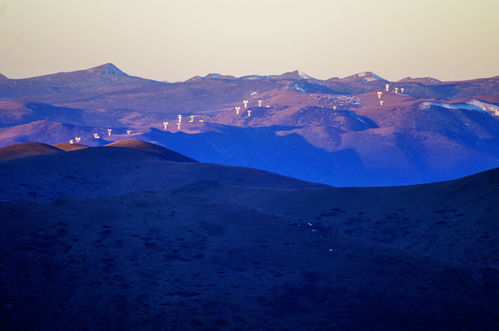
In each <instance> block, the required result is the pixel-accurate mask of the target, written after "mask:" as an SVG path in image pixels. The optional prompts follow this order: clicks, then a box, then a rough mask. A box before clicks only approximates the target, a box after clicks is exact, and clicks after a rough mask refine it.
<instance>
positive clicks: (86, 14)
mask: <svg viewBox="0 0 499 331" xmlns="http://www.w3.org/2000/svg"><path fill="white" fill-rule="evenodd" d="M498 13H499V0H376V1H375V0H298V1H295V0H135V1H132V0H0V73H3V74H5V75H7V76H8V77H11V78H22V77H30V76H36V75H42V74H48V73H54V72H60V71H72V70H79V69H85V68H89V67H93V66H97V65H100V64H104V63H107V62H112V63H114V64H115V65H117V66H118V67H119V68H120V69H122V70H123V71H125V72H127V73H128V74H131V75H136V76H141V77H145V78H151V79H157V80H168V81H179V80H185V79H187V78H189V77H192V76H194V75H206V74H207V73H210V72H216V73H222V74H231V75H236V76H241V75H246V74H279V73H282V72H286V71H291V70H295V69H299V70H302V71H304V72H305V73H307V74H309V75H311V76H314V77H317V78H321V79H325V78H330V77H334V76H339V77H343V76H347V75H350V74H354V73H357V72H362V71H374V72H376V73H377V74H379V75H380V76H383V77H384V78H387V79H390V80H398V79H401V78H403V77H406V76H412V77H419V76H433V77H435V78H438V79H441V80H455V79H469V78H478V77H490V76H495V75H498V74H499V19H497V14H498Z"/></svg>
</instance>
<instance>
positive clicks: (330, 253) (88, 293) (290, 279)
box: [0, 147, 499, 330]
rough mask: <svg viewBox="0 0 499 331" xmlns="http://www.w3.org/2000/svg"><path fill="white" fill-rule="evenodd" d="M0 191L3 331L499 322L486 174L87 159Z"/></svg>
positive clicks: (89, 155) (6, 182) (101, 150)
mask: <svg viewBox="0 0 499 331" xmlns="http://www.w3.org/2000/svg"><path fill="white" fill-rule="evenodd" d="M85 160H86V162H84V161H85ZM30 169H31V173H32V175H31V176H29V175H28V172H29V171H30ZM16 171H17V172H16ZM35 173H36V176H33V174H35ZM0 176H1V177H0V181H1V182H2V187H3V189H4V191H2V197H1V199H3V200H4V201H3V202H0V214H1V215H2V218H1V229H2V230H1V231H0V265H1V266H2V268H1V270H0V324H1V325H2V326H3V328H4V329H7V330H18V329H30V330H33V329H36V330H68V329H76V330H85V329H87V330H173V329H193V330H215V329H245V330H255V329H258V330H262V329H267V330H285V329H287V330H402V329H403V330H456V329H457V330H493V329H495V327H496V326H497V323H498V322H499V320H498V318H497V316H499V245H498V242H499V238H498V236H499V235H498V234H499V223H498V221H497V220H498V219H499V207H498V206H499V171H498V170H492V171H489V172H485V173H480V174H477V175H474V176H470V177H466V178H463V179H460V180H455V181H450V182H442V183H435V184H427V185H419V186H406V187H389V188H362V189H360V188H333V187H327V186H322V185H315V184H310V183H306V182H300V181H295V180H293V179H290V178H286V177H281V176H276V175H273V174H270V173H264V172H261V171H255V170H252V169H246V168H233V167H222V166H217V165H212V164H202V163H195V162H172V161H168V160H165V159H162V158H160V157H158V156H157V155H154V154H151V153H146V152H143V151H138V150H132V149H128V148H123V147H122V148H116V147H114V148H113V147H97V148H86V149H82V150H76V151H71V152H66V153H57V154H54V155H42V156H34V157H30V158H24V159H17V160H11V161H4V162H0ZM68 176H71V177H68ZM95 188H98V189H96V190H95ZM92 189H94V190H92ZM27 192H37V194H35V195H34V198H31V195H32V194H29V193H27ZM54 198H56V199H54ZM20 199H24V201H21V200H20ZM26 199H29V200H26ZM6 200H11V201H6ZM35 200H36V201H35Z"/></svg>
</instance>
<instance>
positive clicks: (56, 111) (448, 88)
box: [0, 64, 499, 186]
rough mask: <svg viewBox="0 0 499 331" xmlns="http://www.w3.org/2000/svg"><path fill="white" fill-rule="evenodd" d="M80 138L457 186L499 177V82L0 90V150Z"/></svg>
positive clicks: (288, 170)
mask: <svg viewBox="0 0 499 331" xmlns="http://www.w3.org/2000/svg"><path fill="white" fill-rule="evenodd" d="M379 92H380V93H379ZM243 100H247V101H248V103H247V107H246V108H245V106H244V103H243ZM259 100H260V101H261V102H260V104H259ZM235 107H239V109H236V108H235ZM179 115H181V116H182V121H181V125H180V130H179V129H178V126H177V124H178V116H179ZM164 122H168V128H167V129H165V124H164ZM108 129H111V130H112V131H111V134H110V135H109V133H108V131H107V130H108ZM94 134H97V135H98V138H95V135H94ZM76 137H79V140H80V142H81V143H82V144H85V145H89V146H102V145H106V144H108V143H110V142H113V141H117V140H122V139H126V138H133V139H138V140H142V141H147V142H152V143H155V144H159V145H161V146H164V147H167V148H170V149H173V150H175V151H178V152H180V153H183V154H185V155H187V156H188V157H191V158H193V159H197V160H199V161H204V162H213V163H220V164H226V165H236V166H245V167H252V168H258V169H262V170H267V171H271V172H274V173H279V174H282V175H286V176H291V177H295V178H300V179H302V180H307V181H314V182H320V183H324V184H329V185H335V186H386V185H407V184H418V183H426V182H433V181H441V180H449V179H453V178H458V177H462V176H465V175H469V174H472V173H476V172H479V171H483V170H487V169H492V168H495V167H497V166H498V165H499V76H494V77H490V78H482V79H473V80H467V81H453V82H441V81H439V80H437V79H434V78H431V77H423V78H411V77H407V78H404V79H402V80H400V81H397V82H390V81H388V80H386V79H384V78H382V77H381V76H379V75H377V74H375V73H372V72H363V73H359V74H355V75H351V76H348V77H344V78H330V79H326V80H320V79H316V78H313V77H311V76H309V75H306V74H304V73H302V72H300V71H293V72H288V73H284V74H281V75H268V76H261V75H260V76H259V75H249V76H243V77H234V76H228V75H222V74H208V75H206V76H204V77H200V76H196V77H193V78H191V79H188V80H186V81H184V82H174V83H167V82H159V81H153V80H148V79H144V78H140V77H134V76H130V75H127V74H126V73H124V72H123V71H121V70H120V69H118V68H117V67H116V66H114V65H113V64H105V65H102V66H98V67H95V68H90V69H87V70H80V71H75V72H66V73H57V74H52V75H45V76H39V77H33V78H24V79H9V78H7V77H3V78H2V79H0V146H8V145H11V144H15V143H20V142H29V141H32V142H43V143H47V144H57V143H62V142H69V140H75V138H76Z"/></svg>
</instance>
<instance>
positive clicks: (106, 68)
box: [86, 63, 128, 76]
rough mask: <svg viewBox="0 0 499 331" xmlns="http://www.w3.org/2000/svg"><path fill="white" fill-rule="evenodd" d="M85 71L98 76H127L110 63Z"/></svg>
mask: <svg viewBox="0 0 499 331" xmlns="http://www.w3.org/2000/svg"><path fill="white" fill-rule="evenodd" d="M86 71H87V72H89V73H92V74H99V75H116V76H128V75H127V74H126V73H124V72H123V71H121V70H120V69H119V68H118V67H117V66H115V65H114V64H112V63H106V64H103V65H100V66H97V67H93V68H90V69H88V70H86Z"/></svg>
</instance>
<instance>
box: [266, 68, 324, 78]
mask: <svg viewBox="0 0 499 331" xmlns="http://www.w3.org/2000/svg"><path fill="white" fill-rule="evenodd" d="M273 78H277V79H314V77H312V76H309V75H307V74H306V73H304V72H303V71H301V70H295V71H290V72H285V73H283V74H281V75H277V76H275V77H273Z"/></svg>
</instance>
